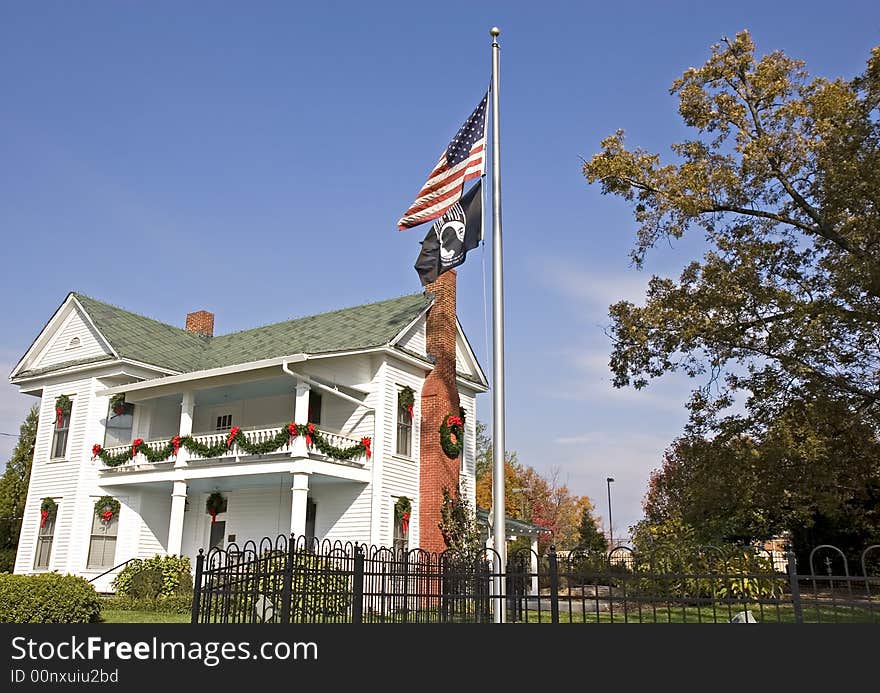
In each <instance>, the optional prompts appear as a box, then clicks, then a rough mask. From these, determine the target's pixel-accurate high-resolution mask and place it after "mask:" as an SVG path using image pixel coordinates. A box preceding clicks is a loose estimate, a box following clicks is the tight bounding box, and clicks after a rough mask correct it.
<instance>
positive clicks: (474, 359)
mask: <svg viewBox="0 0 880 693" xmlns="http://www.w3.org/2000/svg"><path fill="white" fill-rule="evenodd" d="M455 327H456V329H457V330H458V334H460V335H461V341H462V342H464V345H465V347H466V348H467V355H468V358H470V360H471V365H472V366H474V370H476V371H477V376H478V377H479V378H480V381H481V382H482V383H483V385H485V386H486V389H487V390H488V388H489V380H488V379H487V378H486V374H485V373H484V372H483V368H482V367H481V366H480V362H479V361H478V360H477V355H476V354H474V350H473V349H472V348H471V343H470V342H469V341H468V338H467V335H466V334H465V333H464V329H463V328H462V326H461V323H460V322H459V321H458V316H456V318H455Z"/></svg>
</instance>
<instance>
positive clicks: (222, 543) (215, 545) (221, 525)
mask: <svg viewBox="0 0 880 693" xmlns="http://www.w3.org/2000/svg"><path fill="white" fill-rule="evenodd" d="M223 548H226V520H217V521H216V522H214V523H213V524H212V525H211V539H210V541H209V543H208V550H210V549H223Z"/></svg>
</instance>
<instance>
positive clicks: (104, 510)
mask: <svg viewBox="0 0 880 693" xmlns="http://www.w3.org/2000/svg"><path fill="white" fill-rule="evenodd" d="M108 513H109V514H108ZM118 516H119V501H118V500H116V499H115V498H114V497H113V496H101V497H100V498H99V499H98V500H96V501H95V517H97V518H98V519H99V520H101V521H103V522H110V520H112V519H113V518H114V517H118Z"/></svg>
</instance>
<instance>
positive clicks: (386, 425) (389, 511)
mask: <svg viewBox="0 0 880 693" xmlns="http://www.w3.org/2000/svg"><path fill="white" fill-rule="evenodd" d="M384 376H385V377H384V395H385V396H384V401H383V403H382V407H383V411H384V412H385V416H384V417H383V423H382V427H383V448H382V454H383V462H382V490H381V503H380V505H379V508H378V517H376V518H374V520H375V521H376V522H377V523H378V529H379V532H378V537H377V541H378V543H379V544H381V545H384V546H391V543H392V540H393V537H392V532H393V529H394V527H393V516H394V503H395V500H396V498H399V497H400V496H406V497H408V498H409V499H410V500H411V501H412V518H411V520H410V530H409V543H410V546H411V547H416V546H418V545H419V469H420V467H419V460H420V455H421V453H420V447H419V443H420V435H421V416H422V415H421V393H422V384H423V383H424V377H423V374H422V371H420V370H419V369H417V368H415V367H412V366H408V365H404V364H399V365H392V364H391V363H387V364H386V367H385V373H384ZM404 385H409V386H410V387H411V388H412V389H413V390H415V408H414V411H413V422H412V423H413V427H412V457H411V458H404V457H399V456H397V455H396V454H395V452H396V446H397V393H398V392H399V391H400V388H401V387H403V386H404Z"/></svg>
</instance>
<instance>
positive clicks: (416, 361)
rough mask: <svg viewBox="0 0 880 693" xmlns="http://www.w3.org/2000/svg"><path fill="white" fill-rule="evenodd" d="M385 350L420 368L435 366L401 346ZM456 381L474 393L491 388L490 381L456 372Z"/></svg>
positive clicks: (428, 369)
mask: <svg viewBox="0 0 880 693" xmlns="http://www.w3.org/2000/svg"><path fill="white" fill-rule="evenodd" d="M384 352H385V354H386V355H388V356H394V357H396V358H398V359H400V360H401V361H403V362H404V363H408V364H410V365H411V366H418V367H419V368H422V369H423V370H425V371H426V372H427V371H430V370H432V369H433V368H434V366H433V364H431V363H430V362H429V361H426V360H425V359H423V358H420V357H418V356H413V355H412V354H408V353H406V352H405V351H401V350H400V349H399V348H398V349H395V348H394V347H385V349H384ZM480 372H481V374H482V371H480ZM455 383H456V384H457V385H459V386H461V387H466V388H468V389H470V390H473V391H474V393H478V392H488V390H489V385H488V383H486V384H485V385H483V384H480V383H475V382H474V381H473V380H468V379H466V378H463V377H462V376H461V375H458V374H456V376H455Z"/></svg>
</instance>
